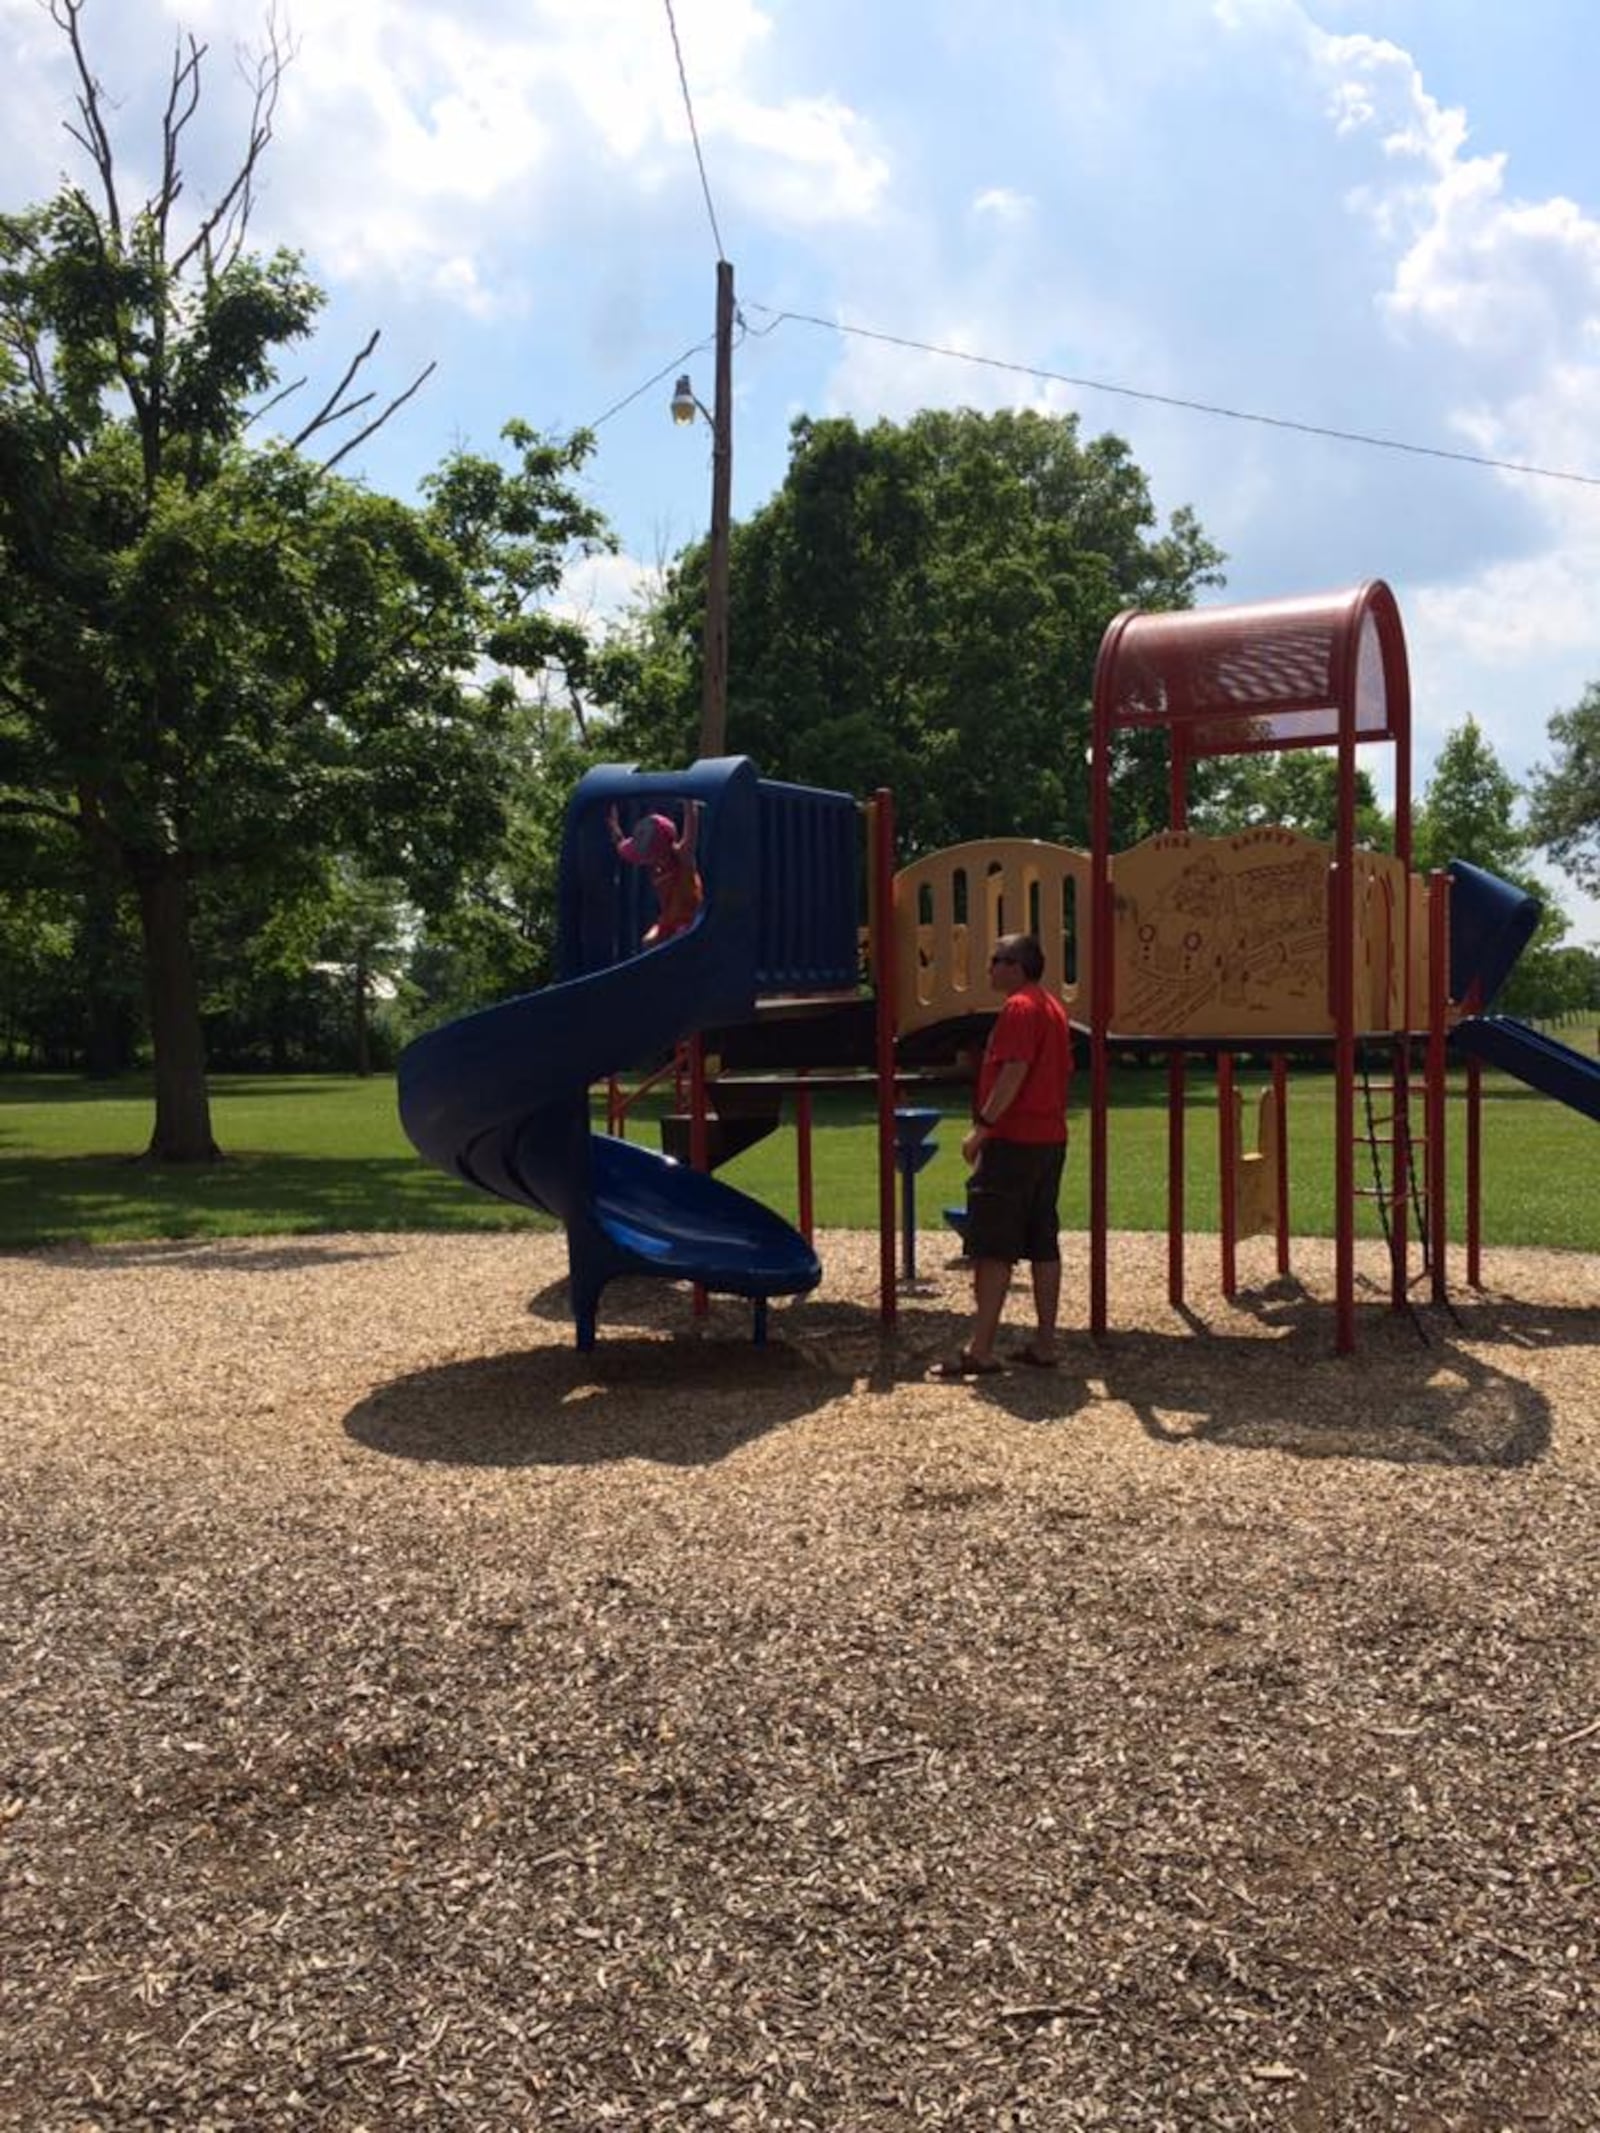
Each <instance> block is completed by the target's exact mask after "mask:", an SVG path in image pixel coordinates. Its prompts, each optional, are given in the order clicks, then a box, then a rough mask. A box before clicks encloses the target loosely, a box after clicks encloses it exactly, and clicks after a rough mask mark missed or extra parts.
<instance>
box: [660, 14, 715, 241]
mask: <svg viewBox="0 0 1600 2133" xmlns="http://www.w3.org/2000/svg"><path fill="white" fill-rule="evenodd" d="M666 9H667V26H668V28H669V29H670V30H671V31H672V49H673V51H674V53H675V54H676V55H677V60H678V80H679V83H680V84H681V86H682V89H683V108H684V110H685V111H687V112H688V114H689V138H690V140H691V141H693V143H694V159H695V161H696V163H698V164H699V166H700V190H701V191H702V192H703V193H704V194H705V196H706V213H707V215H708V216H709V217H710V219H711V235H712V237H713V238H714V240H715V242H716V247H717V257H718V259H726V258H727V256H728V255H727V253H726V252H725V251H724V250H723V248H722V232H721V230H719V229H718V228H717V211H716V209H715V208H714V207H713V206H712V204H711V180H710V179H709V178H708V177H707V176H706V159H705V157H704V156H703V155H702V154H701V153H700V128H699V127H698V126H697V125H696V124H695V120H694V99H693V97H691V96H690V94H689V77H688V75H687V74H686V73H685V72H684V66H683V47H682V45H681V44H679V42H678V18H677V16H676V15H674V14H673V12H672V0H666Z"/></svg>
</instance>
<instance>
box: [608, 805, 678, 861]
mask: <svg viewBox="0 0 1600 2133" xmlns="http://www.w3.org/2000/svg"><path fill="white" fill-rule="evenodd" d="M677 841H678V833H677V831H676V830H675V829H674V828H673V826H672V824H671V822H670V821H669V820H668V819H667V817H666V816H665V815H641V816H640V817H639V819H638V821H637V822H636V823H635V824H634V825H633V834H632V835H631V836H629V837H624V838H623V840H622V842H621V843H620V844H619V845H618V846H617V856H618V858H619V859H626V860H627V861H628V862H629V864H630V865H632V866H636V867H647V866H649V865H650V864H651V862H652V861H653V860H654V859H656V858H657V857H658V856H659V854H660V852H661V851H662V849H663V848H665V849H666V850H668V851H670V850H671V849H672V847H673V846H674V845H675V844H676V843H677Z"/></svg>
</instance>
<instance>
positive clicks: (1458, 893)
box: [1450, 859, 1600, 1120]
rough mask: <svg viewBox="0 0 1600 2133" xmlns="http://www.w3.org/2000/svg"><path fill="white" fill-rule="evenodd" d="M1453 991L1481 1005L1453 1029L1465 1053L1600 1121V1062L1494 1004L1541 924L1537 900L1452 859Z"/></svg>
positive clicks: (1456, 1046)
mask: <svg viewBox="0 0 1600 2133" xmlns="http://www.w3.org/2000/svg"><path fill="white" fill-rule="evenodd" d="M1450 877H1451V879H1450V992H1451V997H1452V998H1454V999H1457V1000H1467V1001H1471V1002H1472V1003H1473V1004H1475V1005H1476V1006H1477V1007H1478V1009H1479V1010H1480V1012H1478V1013H1477V1014H1475V1015H1468V1016H1466V1017H1465V1018H1464V1019H1463V1020H1462V1021H1460V1022H1458V1023H1457V1024H1456V1026H1455V1028H1454V1030H1452V1031H1451V1034H1450V1043H1451V1046H1452V1048H1453V1049H1454V1050H1455V1051H1456V1052H1457V1053H1459V1054H1460V1055H1461V1056H1462V1057H1463V1058H1467V1059H1481V1060H1482V1061H1483V1062H1484V1063H1485V1064H1486V1065H1488V1066H1492V1067H1498V1068H1499V1069H1500V1071H1501V1072H1502V1073H1505V1074H1511V1075H1514V1076H1515V1077H1516V1079H1517V1080H1518V1081H1521V1082H1524V1083H1525V1084H1526V1085H1527V1087H1529V1088H1530V1089H1537V1090H1538V1091H1539V1093H1540V1095H1542V1096H1553V1097H1554V1098H1555V1100H1556V1101H1557V1103H1563V1104H1566V1105H1568V1106H1569V1107H1570V1108H1571V1109H1572V1110H1574V1111H1579V1112H1581V1113H1582V1114H1583V1116H1584V1117H1585V1118H1592V1119H1597V1120H1600V1060H1595V1059H1590V1058H1588V1057H1587V1056H1586V1055H1585V1054H1584V1053H1582V1052H1575V1051H1574V1050H1573V1049H1572V1047H1571V1045H1569V1044H1562V1043H1560V1042H1559V1041H1558V1040H1557V1039H1556V1038H1554V1037H1547V1036H1545V1035H1544V1033H1543V1032H1542V1031H1541V1030H1536V1029H1534V1028H1532V1027H1531V1026H1530V1025H1529V1024H1528V1023H1526V1022H1518V1021H1516V1020H1515V1019H1514V1018H1513V1017H1511V1016H1509V1015H1489V1014H1484V1013H1483V1012H1482V1011H1481V1010H1482V1009H1484V1008H1486V1007H1488V1006H1489V1005H1490V1004H1491V1002H1492V1001H1493V999H1494V997H1495V995H1496V994H1497V993H1498V992H1499V990H1500V988H1501V986H1502V985H1503V984H1504V983H1505V981H1506V979H1507V977H1509V976H1510V974H1511V969H1512V966H1513V964H1514V963H1515V962H1516V960H1517V957H1518V956H1519V955H1521V953H1522V951H1523V949H1524V948H1525V947H1526V946H1527V944H1528V942H1529V941H1530V940H1531V939H1532V937H1533V932H1534V928H1535V927H1536V926H1537V925H1538V923H1539V901H1538V898H1537V897H1534V896H1530V895H1528V893H1527V891H1526V890H1524V889H1519V888H1517V887H1516V886H1515V885H1514V884H1513V883H1511V882H1508V881H1502V880H1500V878H1499V877H1498V876H1497V875H1494V874H1489V873H1486V872H1485V871H1484V869H1483V868H1482V867H1475V866H1470V865H1468V864H1467V862H1466V861H1464V860H1460V859H1457V860H1454V861H1453V862H1452V863H1451V867H1450Z"/></svg>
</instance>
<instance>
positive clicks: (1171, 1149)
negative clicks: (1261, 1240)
mask: <svg viewBox="0 0 1600 2133" xmlns="http://www.w3.org/2000/svg"><path fill="white" fill-rule="evenodd" d="M1187 1094H1188V1062H1187V1061H1186V1060H1185V1058H1184V1056H1183V1053H1182V1052H1181V1051H1174V1052H1170V1053H1169V1054H1168V1055H1167V1301H1168V1303H1170V1304H1171V1306H1172V1308H1173V1309H1174V1310H1175V1311H1176V1310H1178V1309H1180V1308H1181V1306H1182V1304H1183V1224H1184V1210H1183V1167H1184V1162H1185V1154H1184V1126H1185V1123H1186V1120H1185V1116H1184V1105H1185V1102H1186V1100H1187Z"/></svg>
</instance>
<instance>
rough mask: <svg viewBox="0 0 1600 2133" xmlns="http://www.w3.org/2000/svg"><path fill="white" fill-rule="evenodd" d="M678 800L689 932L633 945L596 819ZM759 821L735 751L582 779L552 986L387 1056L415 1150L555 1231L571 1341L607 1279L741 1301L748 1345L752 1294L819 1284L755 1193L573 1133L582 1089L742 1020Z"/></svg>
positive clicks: (757, 789) (810, 1256) (754, 924)
mask: <svg viewBox="0 0 1600 2133" xmlns="http://www.w3.org/2000/svg"><path fill="white" fill-rule="evenodd" d="M691 801H698V802H699V803H700V808H701V817H700V831H699V848H698V852H697V859H698V863H699V867H700V873H701V878H702V881H703V882H704V885H705V903H704V906H703V908H702V910H701V912H700V915H699V917H698V918H697V919H696V920H695V922H694V924H693V925H692V926H691V927H690V928H689V929H688V930H687V931H686V932H684V933H681V934H679V935H677V936H676V937H675V938H674V939H672V940H669V941H664V942H662V943H660V944H659V945H658V946H655V947H651V948H641V947H640V946H639V942H640V937H641V935H642V933H643V931H644V930H645V928H646V927H648V926H649V925H650V923H651V921H652V919H653V917H654V910H653V908H652V905H651V900H650V892H649V888H648V885H647V883H646V882H645V880H644V877H643V872H642V870H641V869H638V868H633V867H625V866H623V865H621V864H620V862H619V861H618V860H617V858H616V856H615V854H614V853H613V851H612V849H611V839H610V834H609V832H608V830H607V827H606V811H607V809H608V808H609V807H611V806H613V805H615V806H616V808H617V809H618V812H619V815H620V818H621V821H622V825H623V828H624V829H625V830H626V829H629V828H631V826H632V824H633V823H634V822H635V821H636V820H637V819H638V817H639V816H640V815H643V814H648V813H651V812H661V813H666V814H669V815H671V816H672V817H673V819H674V820H675V821H681V819H682V815H683V809H684V808H685V806H686V805H687V804H688V803H689V802H691ZM763 819H764V810H763V788H762V786H761V782H760V781H759V780H758V779H757V777H756V774H755V770H754V767H753V766H752V765H751V763H750V762H749V761H748V759H746V758H745V757H743V756H729V757H722V758H717V759H714V760H710V761H702V762H699V763H697V764H695V766H694V767H693V769H692V770H688V771H683V772H678V773H665V774H657V773H651V774H648V775H640V774H637V773H636V772H634V771H633V770H632V769H631V768H625V767H620V766H611V767H607V768H603V769H599V770H593V771H590V772H589V774H588V775H587V776H586V777H585V778H584V779H583V780H582V781H581V783H580V784H579V785H578V787H577V789H576V791H575V792H574V794H573V797H572V800H571V803H570V805H569V807H568V810H567V820H566V828H565V832H564V835H563V840H562V851H561V874H560V886H559V928H558V943H557V954H556V968H557V973H558V976H557V981H556V982H555V983H554V984H552V985H550V986H548V987H546V988H545V990H543V991H542V992H535V993H526V994H524V995H522V997H520V998H518V999H513V1000H505V1001H502V1002H501V1003H500V1004H499V1005H497V1006H494V1007H489V1008H485V1009H484V1010H483V1011H482V1012H480V1013H477V1014H471V1015H467V1016H464V1017H463V1018H462V1019H461V1020H459V1021H456V1022H451V1023H447V1024H446V1025H445V1026H444V1027H443V1028H441V1029H436V1030H431V1031H429V1032H428V1034H427V1035H426V1036H423V1037H419V1038H418V1039H417V1040H416V1041H415V1043H413V1044H410V1045H408V1046H407V1048H406V1050H405V1051H404V1053H403V1054H402V1055H401V1059H400V1065H399V1091H400V1117H401V1122H402V1123H403V1125H404V1127H405V1130H406V1132H407V1133H408V1134H409V1136H410V1138H411V1140H412V1142H413V1144H414V1145H415V1146H416V1148H417V1149H418V1150H419V1152H420V1153H421V1154H422V1155H424V1156H426V1157H427V1158H428V1160H429V1161H430V1162H433V1163H437V1164H438V1165H439V1167H440V1168H441V1169H443V1170H447V1171H449V1172H451V1173H452V1174H454V1175H455V1176H458V1177H460V1178H462V1179H464V1180H465V1181H466V1182H467V1183H468V1184H471V1185H476V1186H478V1187H479V1188H480V1189H481V1190H483V1191H484V1192H489V1193H493V1194H495V1195H496V1196H497V1197H498V1198H500V1199H502V1200H509V1201H512V1202H514V1203H516V1204H517V1205H520V1206H526V1207H536V1208H541V1209H543V1210H544V1211H545V1212H546V1213H547V1214H551V1215H553V1216H555V1218H556V1220H557V1221H559V1222H561V1223H562V1224H563V1225H564V1226H565V1228H566V1232H567V1248H568V1262H569V1266H570V1269H571V1276H572V1310H573V1316H574V1319H575V1321H576V1324H577V1336H578V1346H579V1347H580V1348H590V1347H592V1346H593V1345H594V1338H595V1324H596V1318H597V1314H598V1309H599V1302H600V1296H601V1292H602V1290H603V1289H604V1288H605V1286H606V1284H607V1282H609V1281H612V1280H614V1279H615V1278H616V1277H617V1276H618V1275H622V1274H627V1275H641V1274H644V1275H653V1276H655V1277H657V1278H659V1279H661V1280H666V1281H691V1282H698V1283H701V1284H702V1285H703V1286H704V1287H705V1288H707V1289H709V1290H713V1291H716V1292H718V1293H721V1294H725V1295H733V1296H745V1297H749V1298H751V1299H752V1300H753V1302H754V1303H755V1306H756V1338H757V1339H758V1340H759V1339H761V1338H762V1337H763V1335H764V1331H765V1307H766V1300H767V1298H769V1297H771V1296H789V1295H800V1294H803V1293H805V1292H806V1291H807V1290H809V1289H812V1288H815V1286H816V1284H817V1282H818V1281H819V1280H820V1279H821V1275H822V1269H821V1267H820V1265H819V1263H818V1261H817V1257H816V1254H815V1253H814V1252H813V1251H812V1249H811V1247H810V1246H809V1245H808V1244H807V1243H806V1241H805V1239H804V1238H803V1237H801V1236H800V1234H799V1233H798V1231H796V1230H794V1229H792V1228H791V1227H790V1226H789V1224H788V1223H787V1222H785V1221H783V1220H781V1219H780V1217H778V1216H777V1215H775V1214H773V1213H772V1212H771V1211H770V1209H768V1208H765V1207H763V1206H761V1204H760V1203H759V1202H758V1201H755V1200H752V1199H750V1198H748V1197H747V1196H746V1195H745V1194H744V1193H740V1192H736V1191H734V1190H733V1188H732V1187H731V1186H727V1185H724V1184H722V1183H720V1182H719V1181H718V1180H717V1179H715V1178H712V1177H708V1176H705V1175H703V1174H702V1173H701V1172H699V1171H696V1170H692V1169H689V1168H688V1167H686V1166H685V1165H682V1164H679V1163H675V1162H673V1161H671V1160H670V1159H669V1158H668V1157H666V1156H662V1155H657V1154H655V1153H654V1152H653V1151H652V1150H650V1149H647V1148H641V1147H638V1146H636V1145H634V1144H632V1143H630V1142H627V1141H622V1140H617V1139H613V1138H611V1137H609V1136H607V1135H601V1134H594V1133H591V1131H590V1127H589V1091H590V1087H591V1085H592V1084H593V1083H594V1082H596V1081H598V1080H600V1079H602V1078H603V1077H605V1076H606V1075H608V1074H613V1073H620V1072H622V1071H624V1070H626V1069H629V1068H634V1067H640V1066H650V1065H654V1064H656V1063H657V1062H658V1061H660V1060H661V1059H662V1058H663V1057H664V1056H666V1055H668V1054H669V1053H670V1051H671V1048H672V1047H673V1046H674V1045H675V1044H677V1043H679V1042H680V1041H681V1040H682V1039H683V1038H685V1037H687V1036H689V1035H690V1034H691V1033H692V1032H694V1031H695V1030H698V1029H704V1028H706V1027H708V1026H711V1025H713V1024H726V1023H730V1022H737V1021H741V1020H744V1019H745V1018H747V1017H748V1016H749V1015H750V1014H751V1012H752V1011H753V1008H754V1003H755V996H756V990H757V962H758V948H759V942H760V920H761V913H760V909H759V904H760V885H761V856H762V853H761V844H762V826H763Z"/></svg>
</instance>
